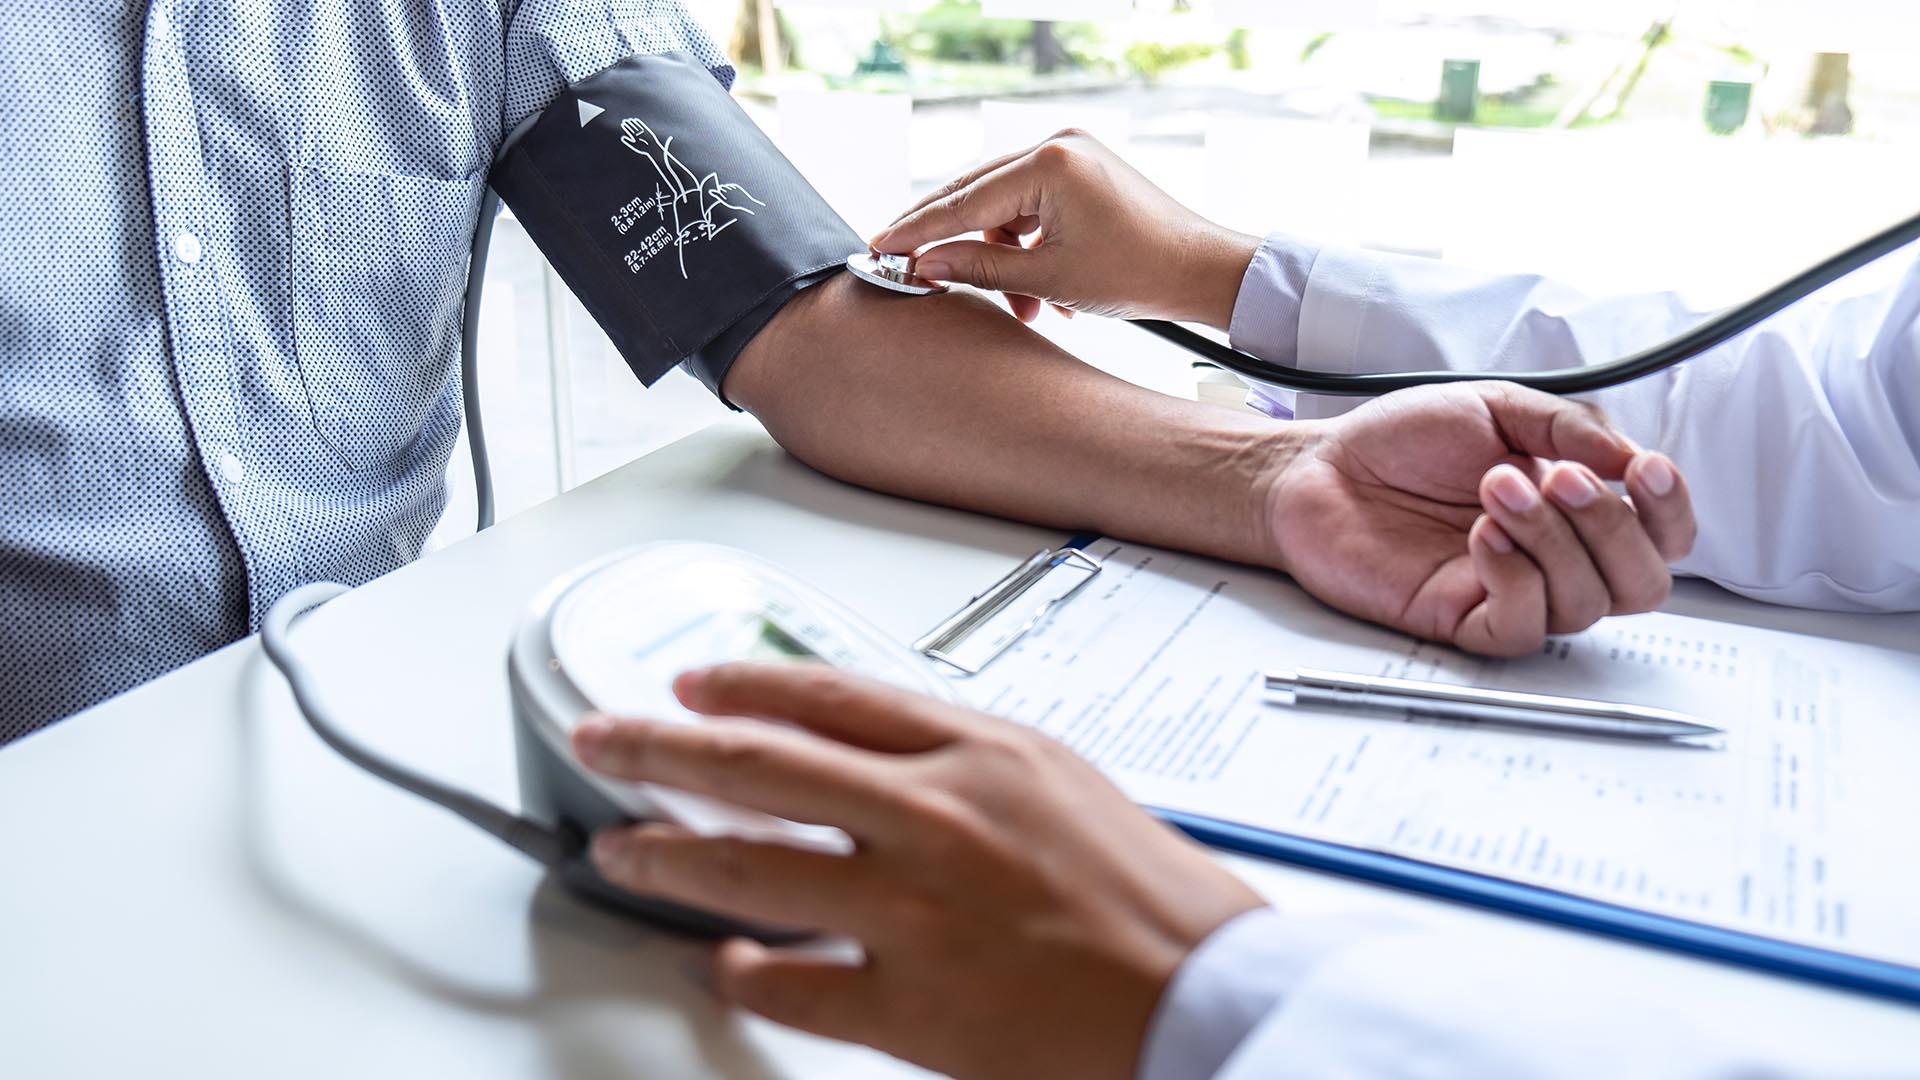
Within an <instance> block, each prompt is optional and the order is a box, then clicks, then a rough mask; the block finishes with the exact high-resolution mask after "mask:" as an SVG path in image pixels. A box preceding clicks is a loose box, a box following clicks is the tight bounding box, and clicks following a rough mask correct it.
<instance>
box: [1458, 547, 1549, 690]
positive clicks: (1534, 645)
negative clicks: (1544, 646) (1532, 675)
mask: <svg viewBox="0 0 1920 1080" xmlns="http://www.w3.org/2000/svg"><path fill="white" fill-rule="evenodd" d="M1467 554H1468V555H1469V556H1470V557H1471V558H1472V560H1473V572H1474V577H1476V578H1477V579H1478V580H1479V582H1480V586H1481V588H1483V589H1485V590H1486V597H1485V598H1484V599H1482V600H1481V601H1480V602H1479V603H1478V604H1476V605H1474V606H1473V607H1472V608H1470V609H1469V610H1468V611H1467V613H1466V614H1465V615H1464V616H1462V617H1461V619H1460V624H1459V625H1458V626H1456V627H1454V630H1453V643H1454V644H1455V645H1457V646H1459V647H1460V648H1463V649H1466V650H1468V651H1470V652H1477V653H1482V654H1484V655H1487V656H1525V655H1526V654H1528V653H1530V652H1533V651H1534V650H1535V649H1538V648H1539V647H1540V643H1541V642H1543V641H1545V640H1546V637H1547V583H1546V579H1545V578H1544V577H1543V576H1541V573H1540V568H1539V567H1537V566H1535V565H1534V564H1533V560H1532V559H1530V558H1528V557H1527V553H1526V552H1524V551H1521V550H1520V549H1519V548H1518V547H1517V546H1515V544H1514V542H1513V538H1512V537H1509V536H1508V535H1507V534H1506V533H1505V532H1504V531H1503V530H1502V529H1501V528H1500V526H1499V525H1496V524H1494V521H1493V519H1492V518H1489V517H1485V516H1482V517H1480V518H1479V519H1478V520H1476V521H1475V522H1474V523H1473V528H1472V529H1471V530H1469V531H1468V533H1467Z"/></svg>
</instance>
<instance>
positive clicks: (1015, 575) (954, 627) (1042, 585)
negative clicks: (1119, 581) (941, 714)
mask: <svg viewBox="0 0 1920 1080" xmlns="http://www.w3.org/2000/svg"><path fill="white" fill-rule="evenodd" d="M1098 539H1099V537H1098V536H1096V535H1094V534H1092V533H1083V534H1081V535H1078V536H1075V537H1073V538H1072V539H1070V540H1068V541H1067V542H1066V543H1064V544H1061V545H1060V546H1059V547H1050V548H1041V549H1040V550H1039V551H1036V552H1034V553H1033V554H1032V555H1029V556H1027V559H1026V561H1025V562H1022V563H1021V564H1020V565H1018V566H1016V567H1014V568H1013V569H1012V570H1009V571H1007V574H1006V576H1005V577H1002V578H1001V579H1000V580H999V581H996V582H994V583H993V584H992V585H991V586H988V588H987V590H986V591H985V592H982V593H980V594H979V595H977V596H974V597H972V598H971V599H969V600H968V601H967V602H966V603H964V604H962V605H960V607H959V609H958V610H956V611H955V612H954V613H953V614H951V615H949V616H947V617H946V618H945V619H942V620H941V621H940V625H938V626H936V627H934V628H933V629H932V630H929V631H927V632H926V633H925V634H923V635H921V637H920V638H919V640H917V641H915V642H914V643H913V651H914V652H917V653H919V654H920V655H922V656H924V657H926V658H927V659H929V660H932V661H935V662H937V663H940V664H943V665H945V666H947V667H948V668H951V669H953V670H954V671H956V672H958V673H959V674H961V675H978V674H979V673H980V672H981V671H982V670H984V669H985V668H986V666H987V665H988V664H991V663H993V662H994V661H995V660H997V659H999V658H1000V656H1001V654H1003V653H1005V652H1006V651H1007V650H1008V649H1011V648H1012V647H1013V646H1014V643H1016V642H1018V641H1019V640H1020V639H1021V638H1023V637H1025V636H1026V635H1027V633H1028V632H1029V631H1031V630H1032V629H1033V628H1034V627H1036V626H1038V625H1040V622H1041V620H1042V619H1045V618H1046V617H1047V615H1048V614H1049V613H1050V612H1052V611H1053V609H1054V608H1056V607H1059V606H1060V605H1061V604H1064V603H1066V602H1067V601H1068V600H1070V599H1072V598H1073V595H1074V594H1075V593H1077V592H1079V591H1080V590H1081V588H1082V587H1084V586H1085V585H1086V584H1087V582H1089V581H1092V580H1093V579H1094V577H1095V575H1097V574H1099V573H1100V570H1101V567H1102V565H1103V564H1102V563H1101V561H1100V559H1099V558H1098V557H1097V556H1095V555H1093V554H1091V553H1090V552H1088V551H1087V545H1088V544H1091V543H1093V542H1094V541H1095V540H1098Z"/></svg>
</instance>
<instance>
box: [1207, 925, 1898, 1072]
mask: <svg viewBox="0 0 1920 1080" xmlns="http://www.w3.org/2000/svg"><path fill="white" fill-rule="evenodd" d="M1269 932H1273V933H1278V932H1280V928H1279V927H1278V926H1270V927H1269ZM1515 932H1516V933H1524V934H1526V935H1527V937H1526V939H1525V940H1520V939H1516V938H1513V937H1510V936H1508V935H1507V934H1505V933H1501V934H1496V933H1494V932H1491V931H1481V932H1470V931H1456V932H1441V931H1438V930H1420V931H1413V932H1408V931H1399V932H1391V933H1382V934H1379V935H1377V936H1375V937H1372V938H1370V939H1368V940H1366V941H1363V942H1354V943H1349V944H1347V945H1346V946H1345V947H1344V948H1341V949H1339V950H1337V951H1335V952H1332V953H1331V954H1330V955H1328V956H1326V957H1325V958H1324V959H1323V960H1322V961H1321V962H1319V963H1318V964H1316V965H1315V966H1314V967H1313V968H1312V969H1311V970H1310V971H1308V972H1307V973H1306V974H1305V975H1304V976H1302V977H1300V978H1298V979H1297V980H1295V981H1294V982H1293V983H1292V985H1291V986H1290V987H1289V989H1288V990H1287V992H1286V993H1285V994H1284V995H1282V996H1281V997H1280V999H1279V1000H1278V1001H1277V1002H1276V1003H1275V1004H1274V1005H1273V1007H1272V1008H1271V1009H1270V1010H1269V1011H1268V1012H1267V1013H1266V1014H1265V1016H1264V1017H1263V1018H1262V1019H1261V1021H1260V1022H1259V1023H1258V1024H1257V1025H1256V1026H1254V1027H1253V1029H1252V1030H1251V1032H1250V1033H1249V1034H1248V1035H1247V1036H1246V1038H1244V1039H1242V1040H1241V1042H1240V1044H1239V1046H1238V1047H1237V1048H1236V1049H1235V1050H1234V1052H1233V1053H1232V1055H1231V1056H1230V1057H1229V1058H1228V1059H1227V1062H1226V1064H1225V1065H1224V1066H1223V1067H1222V1068H1221V1069H1220V1071H1219V1072H1217V1073H1215V1074H1214V1076H1215V1080H1282V1078H1286V1080H1292V1078H1296V1077H1298V1078H1309V1077H1330V1076H1338V1077H1355V1078H1361V1077H1365V1078H1391V1077H1407V1078H1416V1077H1417V1078H1419V1080H1505V1078H1515V1080H1519V1078H1533V1077H1542V1076H1552V1077H1560V1078H1576V1080H1585V1078H1594V1080H1601V1078H1606V1080H1613V1078H1617V1077H1628V1076H1632V1077H1663V1078H1674V1080H1680V1078H1686V1080H1745V1078H1752V1077H1767V1078H1770V1080H1793V1078H1801V1077H1806V1078H1812V1077H1820V1078H1836V1080H1837V1078H1854V1077H1907V1078H1911V1077H1912V1076H1913V1075H1914V1074H1915V1069H1916V1068H1920V1013H1915V1012H1914V1011H1912V1010H1911V1009H1906V1008H1902V1007H1900V1006H1897V1005H1893V1004H1891V1003H1882V1002H1877V1001H1872V1000H1868V999H1862V998H1858V997H1855V996H1853V995H1849V994H1843V993H1839V992H1836V991H1829V990H1823V989H1818V988H1813V987H1808V986H1804V985H1801V984H1796V983H1793V982H1790V981H1788V980H1785V979H1779V978H1773V977H1768V976H1760V975H1755V974H1751V973H1746V972H1742V971H1738V970H1736V969H1731V968H1725V967H1721V966H1717V965H1713V964H1707V963H1702V962H1698V961H1692V960H1687V959H1683V958H1679V957H1674V956H1669V955H1666V954H1663V953H1658V952H1653V951H1651V950H1645V949H1641V948H1639V947H1636V946H1629V945H1621V944H1612V943H1608V942H1605V941H1600V940H1598V939H1587V938H1581V937H1578V936H1576V935H1572V934H1561V933H1550V932H1546V931H1538V930H1534V929H1532V928H1529V927H1524V926H1523V927H1521V928H1519V929H1518V930H1516V931H1515Z"/></svg>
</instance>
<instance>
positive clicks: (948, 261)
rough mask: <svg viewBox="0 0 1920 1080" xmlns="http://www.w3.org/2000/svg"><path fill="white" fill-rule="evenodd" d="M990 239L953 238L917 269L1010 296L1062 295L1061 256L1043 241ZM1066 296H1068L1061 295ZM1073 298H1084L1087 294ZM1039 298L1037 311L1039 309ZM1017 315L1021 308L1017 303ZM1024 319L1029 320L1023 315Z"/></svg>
mask: <svg viewBox="0 0 1920 1080" xmlns="http://www.w3.org/2000/svg"><path fill="white" fill-rule="evenodd" d="M990 241H991V234H989V240H951V241H948V242H947V243H944V244H941V245H939V246H938V247H934V248H931V249H929V250H928V251H927V252H926V253H925V254H923V255H921V256H920V259H919V261H918V263H917V264H916V266H915V272H916V273H918V274H919V275H920V276H921V277H925V278H931V279H932V280H934V281H953V282H959V283H960V284H962V285H972V286H973V287H975V288H978V289H987V290H990V291H992V292H998V293H1005V294H1007V296H1008V297H1009V299H1011V298H1012V297H1014V296H1019V297H1023V298H1034V297H1038V298H1041V299H1051V298H1053V297H1056V296H1060V290H1059V288H1058V285H1059V284H1060V277H1061V275H1060V274H1059V272H1058V266H1059V256H1058V253H1057V252H1055V251H1049V250H1048V249H1047V248H1046V247H1045V246H1044V245H1042V246H1039V247H1026V246H1024V245H1020V244H1004V243H992V242H990ZM1062 298H1063V299H1067V298H1065V297H1062ZM1072 299H1079V300H1085V299H1086V297H1074V298H1072ZM1038 310H1039V307H1038V303H1037V302H1036V304H1035V306H1034V311H1035V312H1036V313H1038ZM1014 313H1015V314H1016V315H1017V314H1019V309H1018V308H1017V307H1016V308H1015V312H1014ZM1022 321H1030V320H1026V319H1024V318H1023V320H1022Z"/></svg>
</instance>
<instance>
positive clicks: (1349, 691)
mask: <svg viewBox="0 0 1920 1080" xmlns="http://www.w3.org/2000/svg"><path fill="white" fill-rule="evenodd" d="M1267 690H1268V691H1269V692H1273V691H1291V692H1292V694H1293V701H1294V704H1296V705H1325V706H1332V707H1334V708H1339V709H1357V710H1364V711H1368V712H1394V713H1404V714H1406V715H1408V716H1421V717H1433V718H1437V719H1442V720H1471V721H1477V722H1480V723H1487V724H1503V725H1506V726H1509V727H1516V728H1529V729H1534V730H1547V731H1561V732H1571V733H1574V734H1580V735H1609V736H1613V737H1616V738H1625V739H1651V740H1656V741H1658V740H1675V739H1697V738H1700V737H1701V736H1706V735H1720V734H1724V731H1723V729H1721V728H1717V727H1714V726H1713V725H1712V724H1705V723H1701V722H1700V721H1699V720H1697V719H1695V718H1693V717H1690V716H1686V715H1684V714H1681V713H1677V712H1674V711H1672V710H1670V709H1655V708H1652V707H1649V706H1646V705H1625V704H1621V703H1619V702H1613V701H1592V700H1589V699H1586V698H1572V697H1558V696H1556V695H1553V694H1528V693H1522V692H1520V691H1518V690H1484V689H1481V688H1479V687H1474V686H1455V685H1452V684H1450V683H1437V682H1424V681H1421V680H1418V679H1394V678H1388V677H1387V676H1384V675H1349V674H1346V673H1344V672H1338V671H1317V670H1315V669H1313V668H1296V669H1295V670H1293V671H1272V672H1268V673H1267Z"/></svg>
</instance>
